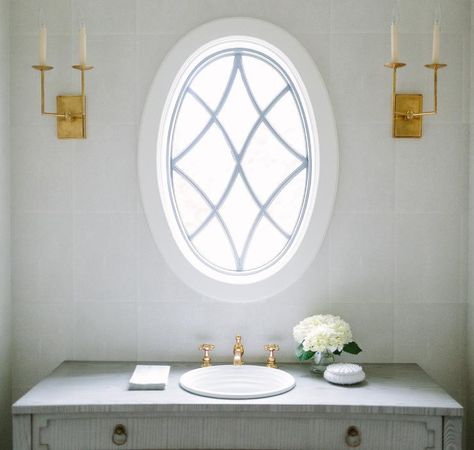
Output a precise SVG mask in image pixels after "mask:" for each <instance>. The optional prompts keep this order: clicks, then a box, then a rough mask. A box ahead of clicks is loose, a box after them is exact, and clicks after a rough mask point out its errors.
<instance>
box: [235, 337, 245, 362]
mask: <svg viewBox="0 0 474 450" xmlns="http://www.w3.org/2000/svg"><path fill="white" fill-rule="evenodd" d="M244 351H245V350H244V346H243V344H242V338H241V337H240V336H235V344H234V366H241V365H242V364H243V363H244V361H243V359H242V357H243V356H244Z"/></svg>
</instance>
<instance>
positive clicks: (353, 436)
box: [346, 426, 362, 448]
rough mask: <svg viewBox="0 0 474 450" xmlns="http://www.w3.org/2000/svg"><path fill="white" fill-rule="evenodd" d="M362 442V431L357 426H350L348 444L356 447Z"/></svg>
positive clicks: (347, 433) (347, 437) (347, 435)
mask: <svg viewBox="0 0 474 450" xmlns="http://www.w3.org/2000/svg"><path fill="white" fill-rule="evenodd" d="M361 443H362V437H361V435H360V431H359V429H358V428H357V427H355V426H350V427H349V428H348V429H347V432H346V444H347V446H348V447H351V448H355V447H359V445H360V444H361Z"/></svg>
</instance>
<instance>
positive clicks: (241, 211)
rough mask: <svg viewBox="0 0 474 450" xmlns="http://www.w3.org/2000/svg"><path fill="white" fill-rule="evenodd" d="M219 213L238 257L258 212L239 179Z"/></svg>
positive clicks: (258, 209)
mask: <svg viewBox="0 0 474 450" xmlns="http://www.w3.org/2000/svg"><path fill="white" fill-rule="evenodd" d="M220 212H221V216H222V218H223V219H224V221H225V223H226V224H227V227H228V228H229V231H230V234H231V235H232V238H233V240H234V244H235V246H236V248H237V251H238V253H239V255H240V254H241V253H242V250H243V246H244V244H245V241H246V239H247V236H248V234H249V232H250V228H251V227H252V224H253V223H254V221H255V218H256V217H257V214H258V213H259V212H260V208H258V207H257V204H256V203H255V201H254V200H253V198H252V196H251V195H250V192H249V191H248V189H247V188H246V186H245V185H244V183H243V181H242V179H241V178H240V177H238V178H237V180H236V182H235V185H234V186H233V187H232V190H231V191H230V193H229V196H228V197H227V199H226V201H225V202H224V204H223V205H222V207H221V209H220Z"/></svg>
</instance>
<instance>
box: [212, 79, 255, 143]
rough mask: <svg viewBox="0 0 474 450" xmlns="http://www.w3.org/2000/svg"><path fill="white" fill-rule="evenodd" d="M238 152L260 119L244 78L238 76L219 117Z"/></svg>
mask: <svg viewBox="0 0 474 450" xmlns="http://www.w3.org/2000/svg"><path fill="white" fill-rule="evenodd" d="M218 118H219V121H220V122H221V123H222V125H223V126H224V128H225V129H226V131H227V134H228V135H229V137H230V139H231V141H232V143H233V144H234V147H235V148H236V151H237V152H240V150H241V149H242V146H243V145H244V142H245V140H246V139H247V136H248V135H249V133H250V130H251V129H252V127H253V126H254V124H255V122H256V121H257V119H258V113H257V111H256V109H255V107H254V106H253V105H252V102H251V101H250V97H249V96H248V94H247V91H246V90H245V86H244V83H243V82H242V77H241V75H240V72H239V74H238V75H237V76H236V78H235V81H234V84H233V85H232V90H231V91H230V93H229V96H228V97H227V100H226V102H225V105H224V106H223V108H222V109H221V111H220V113H219V115H218Z"/></svg>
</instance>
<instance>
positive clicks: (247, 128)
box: [170, 49, 308, 272]
mask: <svg viewBox="0 0 474 450" xmlns="http://www.w3.org/2000/svg"><path fill="white" fill-rule="evenodd" d="M277 67H278V66H277V65H276V64H275V63H273V62H270V60H266V59H265V57H264V56H262V54H261V53H259V52H254V51H253V50H249V49H233V50H232V49H229V50H226V51H225V52H223V53H222V54H221V55H220V56H219V55H218V54H217V55H214V56H212V57H211V58H209V59H208V60H206V61H203V62H202V65H200V64H197V66H196V67H195V69H194V73H191V75H190V77H189V78H188V80H189V81H188V83H189V84H188V85H184V86H183V90H182V92H181V95H180V96H179V99H180V100H179V101H180V104H179V105H178V106H179V107H177V108H176V109H175V111H176V114H175V117H174V122H173V123H174V124H175V126H174V130H173V134H172V139H171V142H172V148H171V149H170V150H171V151H170V153H171V158H172V161H171V162H170V167H171V171H172V174H171V175H172V179H173V186H172V189H173V195H174V198H175V204H176V209H177V213H178V220H179V221H180V222H181V224H182V229H184V232H185V235H186V238H187V241H188V242H190V244H191V247H192V249H193V251H194V252H195V253H197V254H198V255H199V256H200V257H201V258H202V260H204V261H206V262H207V263H208V264H209V265H211V266H212V267H218V268H220V269H221V270H225V271H235V272H242V271H248V270H259V269H260V268H261V267H263V266H265V265H266V264H271V263H272V262H273V261H274V260H275V258H278V257H279V255H280V254H281V253H282V252H283V251H284V249H285V247H286V246H287V244H288V243H289V241H290V239H291V238H292V236H293V234H294V233H295V232H297V229H298V224H299V221H300V219H301V216H302V211H303V208H304V198H305V195H306V189H307V176H308V170H307V165H308V148H307V139H306V136H305V130H304V127H303V126H302V122H301V117H300V109H301V108H299V107H298V103H297V102H298V101H299V100H298V97H297V95H296V93H295V92H293V91H292V86H291V85H289V84H288V81H287V80H288V77H287V76H285V75H284V74H283V73H282V72H281V71H280V69H279V68H277ZM201 69H202V70H201ZM246 83H248V85H247V84H246ZM285 90H287V91H288V92H286V93H285V94H284V95H282V92H285ZM280 95H281V97H280ZM269 105H270V106H269ZM266 108H269V109H268V111H265V109H266ZM267 121H268V122H267ZM233 150H235V153H234V152H233Z"/></svg>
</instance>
